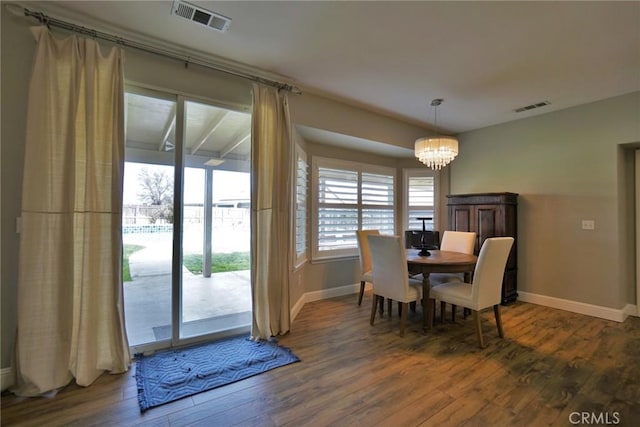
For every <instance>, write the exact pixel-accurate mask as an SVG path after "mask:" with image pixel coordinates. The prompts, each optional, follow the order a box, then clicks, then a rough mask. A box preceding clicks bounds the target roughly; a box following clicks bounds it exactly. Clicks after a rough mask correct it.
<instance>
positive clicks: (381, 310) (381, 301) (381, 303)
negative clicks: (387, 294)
mask: <svg viewBox="0 0 640 427" xmlns="http://www.w3.org/2000/svg"><path fill="white" fill-rule="evenodd" d="M378 301H379V302H380V317H382V316H383V315H384V298H383V297H380V298H379V299H378Z"/></svg>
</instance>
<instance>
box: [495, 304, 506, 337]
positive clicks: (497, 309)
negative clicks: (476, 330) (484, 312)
mask: <svg viewBox="0 0 640 427" xmlns="http://www.w3.org/2000/svg"><path fill="white" fill-rule="evenodd" d="M493 314H494V315H495V316H496V326H498V335H500V338H504V330H503V329H502V316H501V315H500V304H496V305H494V306H493Z"/></svg>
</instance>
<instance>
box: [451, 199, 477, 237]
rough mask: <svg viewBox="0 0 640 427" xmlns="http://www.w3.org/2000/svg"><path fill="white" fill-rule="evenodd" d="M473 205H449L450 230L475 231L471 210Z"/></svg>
mask: <svg viewBox="0 0 640 427" xmlns="http://www.w3.org/2000/svg"><path fill="white" fill-rule="evenodd" d="M473 209H475V207H474V206H470V205H461V206H449V227H450V229H451V230H452V231H475V229H474V228H473V226H472V225H473V224H474V220H473V214H472V210H473Z"/></svg>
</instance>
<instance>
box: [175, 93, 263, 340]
mask: <svg viewBox="0 0 640 427" xmlns="http://www.w3.org/2000/svg"><path fill="white" fill-rule="evenodd" d="M185 113H186V121H185V123H186V128H185V141H184V152H185V162H186V164H187V165H188V166H189V167H185V169H184V193H183V194H184V207H183V208H184V223H183V234H182V236H183V237H182V248H183V269H182V290H181V292H182V306H181V313H182V317H181V324H180V338H181V339H182V338H190V337H195V336H200V335H208V334H212V333H216V332H221V331H226V330H229V329H234V328H239V327H246V326H249V325H250V324H251V286H250V277H251V276H250V259H249V254H250V243H251V238H250V222H251V221H250V179H249V177H250V175H249V173H248V172H244V171H239V170H237V169H240V168H242V169H246V170H248V155H249V153H250V148H251V138H250V133H249V131H250V125H251V120H250V118H251V117H250V116H249V115H248V114H246V113H239V112H235V111H229V110H225V109H222V108H218V107H215V106H212V105H206V104H201V103H195V102H186V103H185ZM243 166H246V167H243Z"/></svg>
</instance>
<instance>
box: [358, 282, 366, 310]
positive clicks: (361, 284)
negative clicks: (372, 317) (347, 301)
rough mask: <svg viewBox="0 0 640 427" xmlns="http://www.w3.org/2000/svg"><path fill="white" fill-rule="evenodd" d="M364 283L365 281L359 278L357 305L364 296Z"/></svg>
mask: <svg viewBox="0 0 640 427" xmlns="http://www.w3.org/2000/svg"><path fill="white" fill-rule="evenodd" d="M364 285H365V281H364V280H361V281H360V293H359V294H358V305H361V304H362V297H363V296H364Z"/></svg>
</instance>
